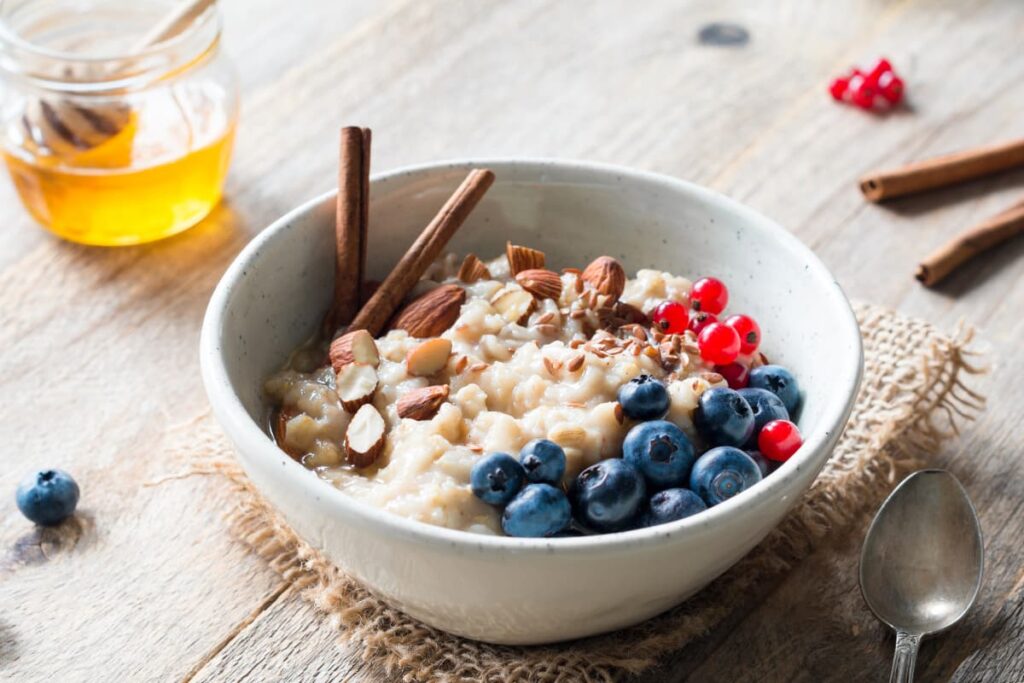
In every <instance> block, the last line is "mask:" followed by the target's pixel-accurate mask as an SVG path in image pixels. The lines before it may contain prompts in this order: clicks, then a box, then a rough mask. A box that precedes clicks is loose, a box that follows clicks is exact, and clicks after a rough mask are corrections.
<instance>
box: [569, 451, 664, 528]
mask: <svg viewBox="0 0 1024 683" xmlns="http://www.w3.org/2000/svg"><path fill="white" fill-rule="evenodd" d="M570 496H571V497H572V505H573V510H574V511H575V513H576V519H578V520H579V521H580V522H581V523H582V524H583V525H584V526H587V527H591V528H593V529H596V530H598V531H618V530H621V529H625V528H627V527H629V526H630V524H631V523H632V522H633V518H634V516H635V515H636V513H637V510H639V509H640V504H641V503H643V501H644V498H645V497H646V496H647V487H646V486H645V485H644V478H643V476H641V474H640V473H639V472H638V471H637V470H636V468H635V467H633V466H632V465H630V464H629V463H628V462H626V461H625V460H620V459H618V458H611V459H609V460H602V461H601V462H599V463H597V464H596V465H591V466H590V467H588V468H587V469H585V470H583V471H582V472H580V474H579V476H578V477H576V481H575V482H573V487H572V491H571V492H570Z"/></svg>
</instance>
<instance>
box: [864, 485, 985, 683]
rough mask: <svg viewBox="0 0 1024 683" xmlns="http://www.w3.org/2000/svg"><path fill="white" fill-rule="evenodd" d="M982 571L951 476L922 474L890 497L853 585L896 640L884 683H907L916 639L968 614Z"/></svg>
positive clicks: (977, 543) (967, 508)
mask: <svg viewBox="0 0 1024 683" xmlns="http://www.w3.org/2000/svg"><path fill="white" fill-rule="evenodd" d="M983 567H984V547H983V543H982V536H981V526H980V524H979V523H978V516H977V514H976V513H975V511H974V506H973V505H972V504H971V500H970V498H968V496H967V492H966V491H965V490H964V488H963V486H961V485H960V482H959V481H957V479H956V477H954V476H953V475H952V474H950V473H949V472H946V471H944V470H922V471H920V472H915V473H914V474H912V475H910V476H909V477H907V478H906V479H905V480H903V482H902V483H901V484H900V485H899V486H898V487H897V488H896V490H895V491H893V492H892V494H890V495H889V497H888V498H887V499H886V501H885V503H883V504H882V507H881V509H880V510H879V511H878V514H877V515H876V516H875V519H874V521H873V522H872V523H871V528H870V529H869V530H868V535H867V538H866V539H865V541H864V549H863V552H862V553H861V561H860V586H861V591H862V593H863V594H864V600H865V602H867V604H868V607H870V608H871V611H872V612H874V613H875V616H877V617H878V618H879V619H881V620H882V621H883V622H885V623H886V624H888V625H889V626H891V627H892V628H893V629H895V631H896V633H897V642H896V659H895V660H894V663H893V678H892V679H891V680H893V681H904V680H905V681H910V680H912V679H913V665H914V661H913V660H914V658H915V657H916V654H917V645H918V643H919V642H920V639H921V637H922V636H924V635H927V634H933V633H937V632H938V631H942V630H943V629H946V628H949V627H950V626H952V625H953V624H955V623H956V622H957V621H959V620H960V618H961V617H963V615H964V614H965V613H966V612H967V610H968V609H970V607H971V605H972V604H973V603H974V600H975V598H976V597H977V595H978V590H979V588H980V587H981V577H982V571H983Z"/></svg>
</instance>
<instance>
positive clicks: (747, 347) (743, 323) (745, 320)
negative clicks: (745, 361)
mask: <svg viewBox="0 0 1024 683" xmlns="http://www.w3.org/2000/svg"><path fill="white" fill-rule="evenodd" d="M724 322H725V324H726V325H728V326H729V327H731V328H732V329H734V330H736V334H738V335H740V353H742V354H743V355H744V356H749V355H750V354H752V353H753V352H754V351H757V347H758V345H759V344H760V343H761V328H760V327H758V325H757V323H756V322H754V319H753V318H751V317H750V316H749V315H730V316H729V317H728V318H726V319H725V321H724Z"/></svg>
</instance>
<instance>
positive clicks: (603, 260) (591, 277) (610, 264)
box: [582, 256, 626, 301]
mask: <svg viewBox="0 0 1024 683" xmlns="http://www.w3.org/2000/svg"><path fill="white" fill-rule="evenodd" d="M582 277H583V279H584V280H586V281H587V283H589V284H590V286H591V287H593V288H594V289H596V290H597V291H598V292H600V293H601V294H607V295H608V296H609V297H611V298H612V300H613V301H614V300H617V299H618V298H619V297H620V296H622V290H624V289H625V288H626V271H625V269H623V267H622V264H621V263H619V262H618V261H617V260H615V259H613V258H612V257H611V256H598V257H597V258H596V259H594V260H593V261H591V262H590V265H589V266H587V267H586V268H584V269H583V276H582Z"/></svg>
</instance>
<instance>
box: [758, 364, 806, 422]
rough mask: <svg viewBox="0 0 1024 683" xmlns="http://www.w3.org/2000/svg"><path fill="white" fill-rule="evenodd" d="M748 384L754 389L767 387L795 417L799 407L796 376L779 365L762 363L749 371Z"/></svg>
mask: <svg viewBox="0 0 1024 683" xmlns="http://www.w3.org/2000/svg"><path fill="white" fill-rule="evenodd" d="M749 386H751V387H753V388H755V389H767V390H768V391H770V392H772V393H773V394H775V395H776V396H778V397H779V398H781V399H782V403H783V405H785V406H786V410H787V411H788V412H789V414H790V415H792V416H793V417H796V410H797V408H799V407H800V385H798V384H797V383H796V377H794V376H793V373H791V372H790V371H789V370H787V369H786V368H784V367H782V366H781V365H762V366H761V367H759V368H754V369H753V370H751V371H750V381H749Z"/></svg>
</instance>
